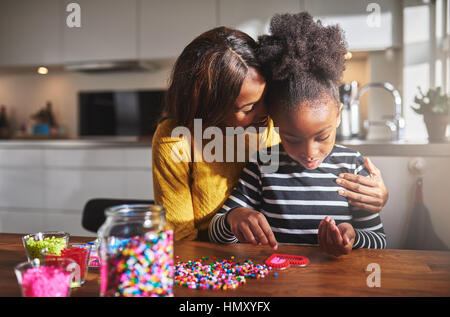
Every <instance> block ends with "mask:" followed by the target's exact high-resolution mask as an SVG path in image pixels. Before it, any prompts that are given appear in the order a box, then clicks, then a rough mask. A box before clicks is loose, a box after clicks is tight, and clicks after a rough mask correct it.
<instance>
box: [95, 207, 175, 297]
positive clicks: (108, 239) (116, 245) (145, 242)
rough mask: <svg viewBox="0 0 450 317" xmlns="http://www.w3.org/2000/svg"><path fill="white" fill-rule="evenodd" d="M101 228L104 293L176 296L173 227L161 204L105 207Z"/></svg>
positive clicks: (100, 240)
mask: <svg viewBox="0 0 450 317" xmlns="http://www.w3.org/2000/svg"><path fill="white" fill-rule="evenodd" d="M105 215H106V221H105V222H104V224H103V225H102V226H101V227H100V229H99V231H98V239H99V255H100V278H101V282H100V296H108V297H111V296H117V297H119V296H126V297H153V296H154V297H157V296H173V278H174V262H173V231H172V230H171V229H170V228H169V226H168V225H167V223H166V220H165V210H164V208H163V207H162V206H158V205H120V206H114V207H111V208H108V209H107V210H106V211H105Z"/></svg>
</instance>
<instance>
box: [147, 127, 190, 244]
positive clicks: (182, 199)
mask: <svg viewBox="0 0 450 317" xmlns="http://www.w3.org/2000/svg"><path fill="white" fill-rule="evenodd" d="M180 142H181V143H180ZM173 149H176V151H172V150H173ZM183 149H184V150H187V151H189V148H187V149H185V146H183V140H181V139H178V140H176V139H169V138H167V139H163V140H162V139H161V138H159V137H158V135H157V134H155V137H154V139H153V143H152V165H153V166H152V169H153V191H154V196H155V203H156V204H159V205H162V206H163V207H164V208H165V209H166V220H167V222H168V223H169V224H170V225H171V226H172V229H173V230H174V238H175V240H194V239H195V238H196V237H197V229H196V228H195V224H194V208H193V204H192V196H191V188H190V168H189V162H186V161H183V159H182V154H183V152H182V151H183ZM180 150H181V153H180ZM177 154H180V156H179V157H178V159H177V157H174V155H177Z"/></svg>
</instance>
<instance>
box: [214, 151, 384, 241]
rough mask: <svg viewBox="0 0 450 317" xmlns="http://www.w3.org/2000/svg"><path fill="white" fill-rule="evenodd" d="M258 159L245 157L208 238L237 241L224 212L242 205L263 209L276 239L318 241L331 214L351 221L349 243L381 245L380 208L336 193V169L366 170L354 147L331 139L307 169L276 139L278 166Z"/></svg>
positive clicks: (359, 172)
mask: <svg viewBox="0 0 450 317" xmlns="http://www.w3.org/2000/svg"><path fill="white" fill-rule="evenodd" d="M274 149H275V148H272V149H271V150H274ZM263 164H264V163H262V162H261V161H260V160H259V159H258V160H254V161H251V162H249V163H247V165H246V167H245V168H244V170H243V171H242V174H241V177H240V179H239V182H238V184H237V186H236V187H235V189H234V190H233V192H232V194H231V195H230V197H229V198H228V199H227V200H226V201H225V203H224V205H223V207H222V208H221V209H220V210H219V211H218V213H217V214H216V215H215V216H214V217H213V219H212V221H211V223H210V226H209V238H210V240H211V241H213V242H217V243H236V242H238V240H237V238H236V237H235V236H234V235H233V233H232V232H231V231H230V227H229V226H228V224H227V223H226V221H225V217H226V214H227V213H228V212H230V211H231V210H232V209H234V208H237V207H246V208H249V209H253V210H257V211H259V212H261V213H263V214H264V216H265V217H266V218H267V220H268V223H269V225H270V227H271V228H272V231H273V233H274V235H275V238H276V239H277V241H278V243H282V244H304V245H318V240H317V233H318V228H319V224H320V221H321V220H323V219H324V218H325V217H326V216H330V217H331V218H333V219H334V220H335V222H336V225H339V224H340V223H342V222H348V223H350V224H351V225H352V226H353V228H354V229H355V233H356V237H355V241H354V245H353V248H354V249H355V248H385V247H386V235H385V234H384V230H383V224H382V222H381V218H380V215H379V213H372V212H369V211H365V210H361V209H358V208H356V207H353V206H350V205H349V204H348V202H347V199H346V198H345V197H343V196H341V195H339V194H338V193H337V191H338V189H340V188H341V187H339V186H338V185H337V184H336V179H337V178H338V175H339V174H340V173H353V174H359V175H364V176H368V175H369V172H368V171H367V170H366V169H365V168H364V166H363V165H364V158H363V156H362V155H361V154H360V153H359V152H355V151H354V150H351V149H349V148H346V147H344V146H341V145H335V146H334V148H333V150H332V152H331V153H330V154H329V155H328V157H327V158H326V159H325V160H324V161H323V162H322V163H321V164H320V166H319V167H318V168H316V169H314V170H308V169H306V168H304V167H303V166H302V165H300V164H299V163H298V162H296V161H295V160H293V159H292V158H291V157H290V156H289V155H288V154H287V153H286V152H285V151H284V149H283V146H282V144H280V145H279V166H278V169H277V171H276V172H273V173H264V170H262V169H261V166H262V165H263Z"/></svg>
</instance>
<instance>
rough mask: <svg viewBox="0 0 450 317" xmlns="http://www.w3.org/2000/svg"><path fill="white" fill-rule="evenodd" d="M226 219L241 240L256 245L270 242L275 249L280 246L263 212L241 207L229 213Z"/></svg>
mask: <svg viewBox="0 0 450 317" xmlns="http://www.w3.org/2000/svg"><path fill="white" fill-rule="evenodd" d="M226 221H227V223H228V225H229V226H230V228H231V232H233V234H234V235H235V236H236V238H237V239H238V240H239V242H249V243H252V244H254V245H258V244H262V245H267V244H268V245H270V246H271V247H272V249H274V250H276V249H277V248H278V242H277V240H276V239H275V236H274V234H273V232H272V229H271V228H270V225H269V223H268V222H267V219H266V217H265V216H264V215H263V214H262V213H260V212H258V211H255V210H251V209H248V208H244V207H239V208H235V209H233V210H232V211H230V212H229V213H228V215H227V218H226Z"/></svg>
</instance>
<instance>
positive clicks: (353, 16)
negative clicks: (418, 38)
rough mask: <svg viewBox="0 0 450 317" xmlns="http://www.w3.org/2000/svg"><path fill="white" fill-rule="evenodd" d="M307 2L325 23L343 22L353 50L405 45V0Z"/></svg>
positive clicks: (315, 15) (308, 0)
mask: <svg viewBox="0 0 450 317" xmlns="http://www.w3.org/2000/svg"><path fill="white" fill-rule="evenodd" d="M304 4H305V7H304V9H305V10H306V11H308V12H309V13H311V15H313V16H314V17H316V18H320V19H321V20H322V22H323V23H324V24H326V25H333V24H339V25H340V26H341V27H342V29H344V31H345V37H346V40H347V42H348V47H349V49H350V50H380V49H386V48H388V47H399V46H401V32H402V19H401V14H402V8H401V5H402V4H401V1H392V0H380V1H360V0H339V1H330V0H304ZM378 13H379V14H378Z"/></svg>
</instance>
